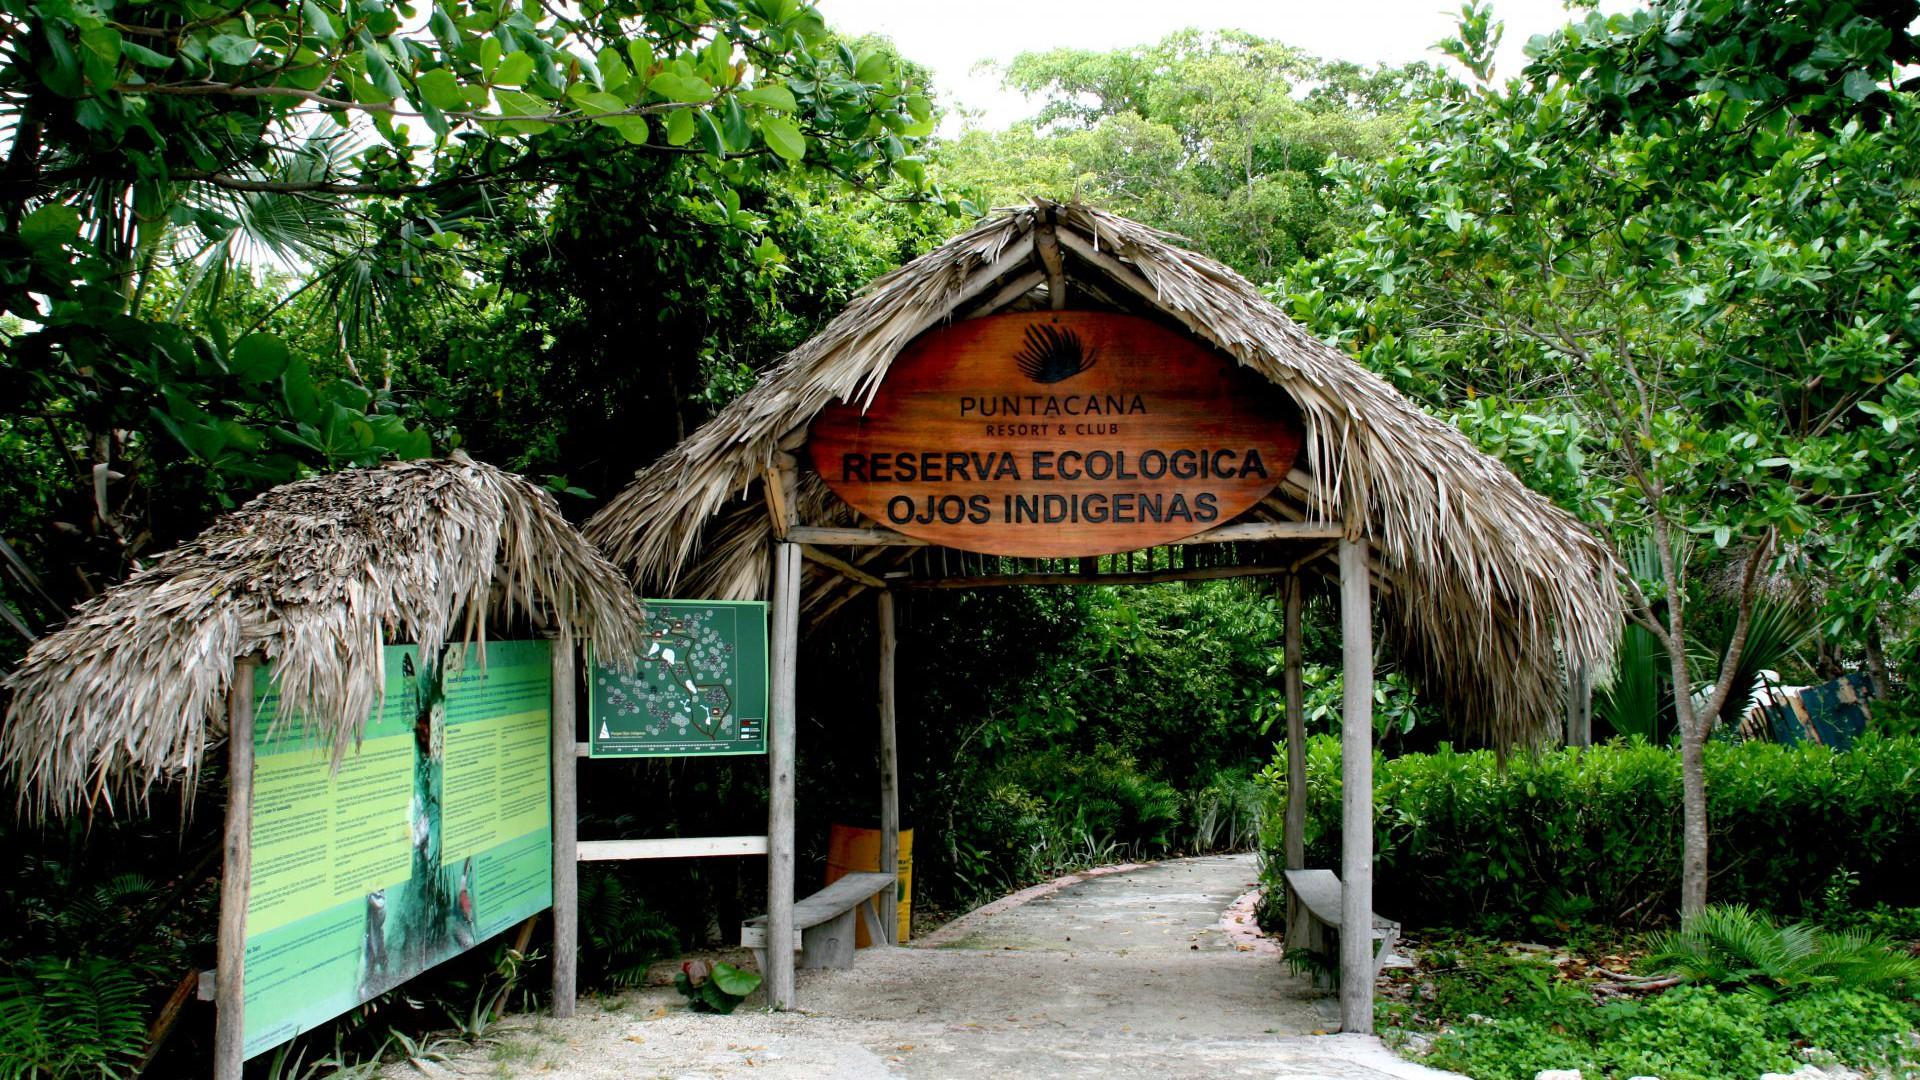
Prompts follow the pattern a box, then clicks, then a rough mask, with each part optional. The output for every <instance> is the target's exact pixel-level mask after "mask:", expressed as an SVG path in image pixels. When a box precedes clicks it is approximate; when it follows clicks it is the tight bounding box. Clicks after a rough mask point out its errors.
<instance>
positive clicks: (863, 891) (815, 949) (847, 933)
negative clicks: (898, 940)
mask: <svg viewBox="0 0 1920 1080" xmlns="http://www.w3.org/2000/svg"><path fill="white" fill-rule="evenodd" d="M892 884H893V875H892V874H882V873H873V872H867V873H858V874H848V875H846V876H845V877H843V878H841V879H840V880H838V881H836V882H834V883H833V884H831V885H828V886H827V887H826V888H824V889H821V890H820V891H819V892H817V893H814V894H813V895H812V896H809V897H807V898H806V899H804V900H796V901H794V905H793V933H794V940H793V942H792V948H793V951H795V952H797V953H799V954H800V959H799V966H801V967H804V968H848V967H852V966H853V952H854V940H853V938H854V919H855V918H856V917H857V918H859V919H861V920H863V921H865V923H866V924H867V937H868V939H869V940H872V941H875V942H882V941H886V940H887V932H886V930H885V929H884V927H885V925H886V924H885V923H883V922H882V921H881V919H882V917H883V915H891V914H892V913H891V912H885V913H883V912H881V911H880V907H881V905H883V904H884V903H885V902H886V898H887V896H888V895H889V893H888V886H891V885H892ZM740 944H741V946H742V947H743V948H748V949H752V950H753V959H754V962H755V963H757V964H759V966H760V970H761V971H763V972H764V971H766V970H767V917H766V916H765V915H761V916H759V917H758V918H753V919H748V920H747V921H746V922H744V923H741V924H740Z"/></svg>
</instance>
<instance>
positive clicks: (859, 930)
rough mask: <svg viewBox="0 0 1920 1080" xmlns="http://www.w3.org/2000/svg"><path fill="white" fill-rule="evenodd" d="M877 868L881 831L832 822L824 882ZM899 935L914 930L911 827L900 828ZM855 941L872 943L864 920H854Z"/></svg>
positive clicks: (902, 937)
mask: <svg viewBox="0 0 1920 1080" xmlns="http://www.w3.org/2000/svg"><path fill="white" fill-rule="evenodd" d="M879 869H880V830H879V829H862V828H859V827H857V826H853V825H840V824H835V825H834V826H833V827H832V828H831V829H829V830H828V831H827V884H829V885H831V884H833V883H834V882H836V881H838V880H840V879H841V878H842V877H844V876H846V875H847V874H851V873H870V872H874V871H878V870H879ZM898 917H899V923H898V925H899V938H900V940H901V941H905V940H907V938H908V937H909V936H911V935H912V933H913V830H912V829H901V830H900V911H899V915H898ZM854 926H855V927H856V929H855V932H854V944H855V946H857V947H858V948H862V949H864V948H866V947H867V946H868V945H871V944H873V942H872V941H870V940H869V939H868V938H867V925H866V922H865V921H864V920H862V921H859V922H856V923H855V924H854Z"/></svg>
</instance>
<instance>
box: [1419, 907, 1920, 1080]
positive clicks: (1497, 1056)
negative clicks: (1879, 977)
mask: <svg viewBox="0 0 1920 1080" xmlns="http://www.w3.org/2000/svg"><path fill="white" fill-rule="evenodd" d="M1881 948H1882V949H1883V950H1884V949H1885V948H1886V943H1884V942H1882V943H1881ZM1417 979H1418V981H1419V982H1421V983H1425V984H1426V985H1427V990H1426V992H1425V993H1422V994H1421V995H1419V996H1418V997H1415V998H1412V999H1410V1000H1408V1001H1406V1002H1404V1003H1399V1002H1396V1003H1393V1004H1389V1005H1388V1006H1387V1008H1386V1010H1385V1019H1386V1022H1387V1023H1388V1024H1390V1025H1394V1027H1393V1028H1391V1029H1390V1033H1389V1034H1390V1037H1394V1038H1405V1035H1404V1032H1406V1031H1414V1032H1423V1033H1432V1034H1431V1035H1428V1036H1427V1037H1429V1038H1431V1039H1432V1041H1431V1043H1430V1044H1428V1045H1429V1049H1428V1050H1427V1051H1426V1053H1425V1055H1424V1057H1423V1058H1422V1060H1424V1061H1425V1062H1426V1063H1427V1064H1430V1065H1433V1066H1436V1067H1438V1068H1443V1069H1451V1070H1454V1071H1457V1072H1461V1073H1464V1074H1466V1075H1468V1076H1472V1077H1475V1078H1476V1080H1531V1078H1532V1077H1533V1076H1534V1075H1535V1074H1536V1073H1538V1072H1540V1071H1541V1070H1545V1069H1579V1070H1580V1071H1581V1075H1583V1076H1590V1077H1606V1078H1608V1080H1625V1078H1627V1077H1633V1076H1659V1077H1663V1078H1671V1080H1720V1078H1723V1077H1749V1076H1759V1075H1761V1074H1763V1073H1768V1072H1779V1073H1787V1072H1793V1071H1795V1070H1796V1069H1798V1068H1799V1067H1800V1065H1801V1063H1802V1062H1803V1061H1806V1060H1807V1055H1809V1054H1811V1055H1813V1058H1814V1060H1815V1061H1816V1062H1817V1063H1819V1064H1823V1065H1829V1064H1834V1063H1836V1062H1838V1063H1842V1064H1846V1065H1850V1066H1854V1067H1856V1068H1861V1069H1871V1070H1875V1072H1876V1074H1878V1075H1903V1070H1904V1069H1906V1068H1910V1067H1911V1065H1912V1054H1913V1048H1912V1046H1911V1045H1910V1043H1909V1041H1908V1040H1909V1032H1911V1031H1912V1030H1913V1027H1914V1024H1915V1022H1916V1020H1920V1010H1917V1009H1916V1007H1915V1006H1914V1004H1913V1002H1912V1000H1911V999H1910V998H1908V997H1906V996H1905V995H1906V993H1908V991H1906V990H1904V989H1896V990H1895V991H1894V992H1893V993H1891V994H1890V993H1887V992H1885V991H1884V990H1876V989H1869V988H1866V987H1863V986H1855V985H1839V986H1823V987H1818V988H1807V989H1806V990H1804V991H1802V992H1799V993H1796V994H1792V995H1788V996H1786V997H1784V998H1779V999H1775V1000H1771V1001H1769V1000H1766V999H1763V998H1761V997H1759V996H1757V995H1755V994H1752V993H1748V992H1745V991H1744V989H1743V988H1741V987H1739V986H1729V987H1725V988H1717V987H1713V986H1706V985H1695V986H1685V987H1681V988H1679V989H1673V990H1668V991H1666V992H1664V993H1657V994H1654V995H1652V996H1642V995H1640V994H1637V993H1628V992H1622V991H1621V988H1620V984H1617V983H1614V984H1611V985H1608V986H1606V988H1605V989H1603V990H1599V991H1596V989H1595V988H1594V987H1593V986H1591V985H1588V984H1585V983H1582V982H1579V981H1576V980H1575V979H1573V978H1570V977H1569V976H1568V974H1567V971H1566V969H1564V968H1562V967H1560V966H1558V965H1556V964H1555V963H1554V962H1553V960H1552V959H1550V958H1549V957H1546V956H1543V955H1541V954H1539V953H1537V952H1531V951H1510V950H1508V949H1506V948H1505V947H1502V946H1499V945H1496V944H1492V943H1488V942H1482V941H1477V940H1474V939H1453V940H1442V941H1439V942H1436V943H1434V947H1433V948H1432V949H1431V950H1430V951H1429V952H1428V953H1427V954H1426V955H1425V956H1424V957H1423V959H1422V964H1421V971H1420V972H1419V974H1418V976H1417ZM1607 991H1613V992H1612V993H1608V992H1607Z"/></svg>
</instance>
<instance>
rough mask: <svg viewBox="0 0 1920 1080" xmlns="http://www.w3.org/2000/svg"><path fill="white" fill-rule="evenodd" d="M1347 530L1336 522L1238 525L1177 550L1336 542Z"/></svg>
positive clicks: (1190, 539) (1219, 529)
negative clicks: (1262, 542)
mask: <svg viewBox="0 0 1920 1080" xmlns="http://www.w3.org/2000/svg"><path fill="white" fill-rule="evenodd" d="M1346 528H1347V527H1346V526H1345V525H1342V524H1341V523H1339V522H1337V521H1294V520H1288V521H1240V522H1235V523H1233V524H1231V525H1221V526H1218V527H1216V528H1212V529H1208V530H1207V531H1206V532H1203V533H1199V534H1197V535H1194V536H1189V537H1187V538H1186V539H1185V540H1182V541H1180V542H1179V544H1178V545H1176V546H1180V547H1184V546H1186V545H1188V544H1234V543H1242V542H1251V541H1257V540H1337V539H1339V538H1340V537H1342V536H1345V535H1346Z"/></svg>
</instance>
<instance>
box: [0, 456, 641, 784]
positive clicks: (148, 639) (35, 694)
mask: <svg viewBox="0 0 1920 1080" xmlns="http://www.w3.org/2000/svg"><path fill="white" fill-rule="evenodd" d="M516 619H521V620H527V621H531V622H533V623H534V624H536V625H539V626H541V627H543V628H544V629H546V630H549V631H551V632H553V633H556V634H557V635H559V636H560V637H561V638H562V639H563V640H567V641H571V640H574V639H576V638H579V637H582V636H590V637H591V638H592V639H593V641H594V647H595V649H596V650H597V651H598V652H599V654H600V655H603V656H611V657H615V658H620V657H627V656H631V655H632V652H633V650H634V648H635V647H636V645H637V640H638V636H639V629H640V624H641V619H642V615H641V611H640V607H639V603H638V601H637V600H636V599H635V598H634V595H633V593H632V591H631V590H630V588H629V587H628V585H627V582H626V581H625V580H624V579H623V578H622V577H621V575H620V573H619V571H618V570H616V569H615V568H614V567H613V566H612V565H611V564H610V563H608V562H607V560H606V559H605V558H604V557H603V556H601V555H600V553H599V552H597V551H595V550H594V549H593V548H592V547H591V546H589V545H588V544H587V543H586V542H585V541H584V540H582V539H581V537H580V534H579V533H578V532H577V531H575V530H574V528H573V527H572V526H571V525H569V524H568V523H567V521H566V519H565V518H563V517H562V516H561V514H560V511H559V508H558V507H557V506H556V505H555V504H554V501H553V497H552V496H551V495H549V494H548V493H547V492H545V491H542V490H540V489H539V488H538V487H535V486H534V485H533V484H531V483H529V482H527V481H526V480H524V479H522V478H520V477H518V476H514V475H512V474H510V473H506V472H502V471H501V470H499V469H496V468H494V467H492V466H490V465H485V464H481V463H479V462H475V461H472V460H470V459H467V458H466V457H465V456H464V455H456V457H455V459H453V460H446V461H413V462H405V463H400V464H395V465H389V466H386V467H383V468H372V469H358V470H353V471H349V472H341V473H332V474H328V475H323V476H316V477H313V478H311V479H307V480H301V481H297V482H295V483H291V484H286V485H284V486H281V487H277V488H274V489H273V490H271V491H268V492H266V493H265V494H262V495H261V496H259V497H258V498H256V499H254V500H253V501H251V502H249V503H247V504H246V505H245V506H243V507H241V508H240V509H239V510H236V511H234V512H232V513H230V514H227V515H225V516H224V517H222V518H220V520H218V521H217V522H215V523H214V525H213V526H212V527H210V528H209V529H208V530H207V531H206V532H204V533H202V534H201V535H200V536H199V537H197V538H195V539H194V540H193V541H191V542H190V543H187V544H184V545H182V546H180V547H178V548H175V549H173V550H172V551H169V552H167V553H166V554H164V555H161V556H160V557H159V559H158V560H157V561H156V562H155V563H154V565H153V566H151V567H150V568H148V569H146V570H143V571H141V572H139V573H137V574H135V575H134V576H133V577H131V578H129V579H128V580H127V581H125V582H123V583H121V584H120V585H118V586H116V587H114V588H113V589H110V590H108V591H107V592H105V593H103V594H101V595H100V596H98V597H95V598H94V599H92V600H89V601H88V602H87V603H85V604H83V605H81V607H80V608H79V610H78V611H76V612H75V613H74V616H73V618H72V620H71V621H69V622H68V623H67V625H66V626H65V627H63V628H62V629H61V630H59V631H58V632H56V633H53V634H49V635H47V636H46V637H44V638H42V639H40V640H39V641H38V642H36V643H35V644H34V645H33V647H32V648H31V649H30V650H29V651H28V653H27V656H26V659H25V661H24V662H23V663H22V664H21V666H20V668H19V669H18V670H17V671H15V672H14V673H13V674H12V675H11V676H9V678H8V680H7V682H8V684H9V686H10V687H11V689H12V692H13V700H12V703H11V705H10V706H9V708H8V710H7V722H6V728H5V730H4V732H0V772H4V773H5V774H6V775H7V776H8V777H9V778H10V779H11V780H12V781H13V783H14V785H15V789H16V791H17V792H18V797H19V804H20V808H21V810H22V812H23V813H24V814H26V815H28V816H30V817H34V818H43V817H46V816H48V815H50V814H52V815H68V814H72V813H74V812H76V811H79V810H82V809H92V808H93V807H95V806H96V805H105V806H106V807H108V808H109V809H111V808H112V806H113V803H114V802H115V800H116V799H118V800H125V801H132V802H135V803H139V802H141V801H144V799H145V797H146V795H147V793H148V791H149V790H150V789H151V787H152V786H153V785H154V784H155V783H156V782H159V781H161V780H163V779H176V778H177V779H181V780H184V781H185V782H186V783H188V784H192V783H193V782H194V780H195V778H196V777H197V774H198V772H199V769H200V766H201V762H202V761H203V759H204V758H205V755H206V753H207V751H208V749H209V747H210V746H211V745H213V744H214V743H215V742H217V741H218V740H220V739H221V738H223V737H224V736H225V735H226V730H225V728H226V712H225V700H226V695H227V690H228V686H229V684H230V683H231V682H232V676H233V671H234V664H235V660H236V659H237V658H239V657H242V656H248V655H259V656H262V657H264V658H265V659H267V660H269V661H271V662H272V664H273V672H274V676H275V678H276V679H277V681H278V685H279V689H280V694H281V698H282V701H283V703H284V705H283V708H282V710H281V713H280V715H281V716H283V717H297V718H298V720H297V721H290V722H300V723H304V724H306V725H308V726H309V728H310V729H311V730H312V731H313V733H314V734H316V735H317V736H318V738H319V741H320V743H321V745H324V746H329V747H331V748H332V751H333V754H334V760H335V763H336V764H337V763H338V762H339V760H340V757H341V755H342V754H344V753H345V752H346V750H347V749H348V748H349V747H350V746H352V745H354V744H355V743H356V742H357V741H358V739H359V736H360V732H361V730H362V726H363V725H364V723H365V721H366V719H367V717H368V716H369V714H370V713H371V711H372V709H373V708H374V707H375V705H376V704H377V703H378V700H379V697H380V694H381V688H382V686H383V681H384V677H385V672H384V666H383V664H382V660H381V657H382V654H381V649H382V646H384V645H387V644H398V643H417V644H419V645H420V646H421V648H422V649H423V650H424V651H427V652H429V653H431V652H435V651H437V650H438V649H439V648H440V646H441V645H442V644H443V643H446V642H449V641H461V640H465V641H484V632H485V628H486V626H487V625H488V624H489V622H494V623H495V625H508V624H511V623H513V622H514V621H515V620H516Z"/></svg>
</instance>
